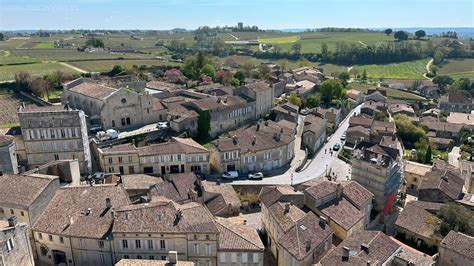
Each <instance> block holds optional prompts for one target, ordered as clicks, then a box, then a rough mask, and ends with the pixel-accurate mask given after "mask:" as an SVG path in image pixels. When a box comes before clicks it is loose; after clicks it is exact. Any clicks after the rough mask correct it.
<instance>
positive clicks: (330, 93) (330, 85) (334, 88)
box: [321, 80, 344, 105]
mask: <svg viewBox="0 0 474 266" xmlns="http://www.w3.org/2000/svg"><path fill="white" fill-rule="evenodd" d="M343 97H344V92H343V88H342V85H341V83H339V82H337V81H335V80H326V81H324V82H323V84H322V85H321V101H322V102H323V103H324V104H326V105H329V104H331V102H332V100H339V99H342V98H343Z"/></svg>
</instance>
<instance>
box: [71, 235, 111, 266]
mask: <svg viewBox="0 0 474 266" xmlns="http://www.w3.org/2000/svg"><path fill="white" fill-rule="evenodd" d="M70 241H71V248H72V252H73V256H74V262H75V264H76V265H113V264H114V262H113V257H112V241H108V240H103V239H90V238H70ZM99 242H100V243H101V244H103V245H101V244H100V243H99Z"/></svg>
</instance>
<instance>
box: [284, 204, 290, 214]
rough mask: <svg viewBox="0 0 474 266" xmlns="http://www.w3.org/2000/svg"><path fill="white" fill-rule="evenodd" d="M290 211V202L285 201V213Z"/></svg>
mask: <svg viewBox="0 0 474 266" xmlns="http://www.w3.org/2000/svg"><path fill="white" fill-rule="evenodd" d="M289 212H290V203H285V213H289Z"/></svg>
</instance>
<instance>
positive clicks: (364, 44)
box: [359, 41, 368, 47]
mask: <svg viewBox="0 0 474 266" xmlns="http://www.w3.org/2000/svg"><path fill="white" fill-rule="evenodd" d="M359 43H360V44H361V45H363V46H365V47H367V46H368V45H367V44H366V43H364V42H362V41H359Z"/></svg>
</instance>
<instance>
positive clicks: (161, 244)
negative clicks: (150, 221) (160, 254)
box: [160, 239, 166, 249]
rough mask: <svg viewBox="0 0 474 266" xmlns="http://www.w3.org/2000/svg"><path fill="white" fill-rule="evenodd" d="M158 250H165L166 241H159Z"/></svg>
mask: <svg viewBox="0 0 474 266" xmlns="http://www.w3.org/2000/svg"><path fill="white" fill-rule="evenodd" d="M160 249H166V241H165V240H164V239H161V240H160Z"/></svg>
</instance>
